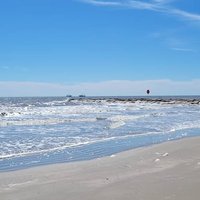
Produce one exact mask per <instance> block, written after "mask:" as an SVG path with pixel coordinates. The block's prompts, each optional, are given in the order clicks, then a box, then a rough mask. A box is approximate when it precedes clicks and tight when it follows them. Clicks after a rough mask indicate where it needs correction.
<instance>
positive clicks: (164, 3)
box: [81, 0, 200, 21]
mask: <svg viewBox="0 0 200 200" xmlns="http://www.w3.org/2000/svg"><path fill="white" fill-rule="evenodd" d="M81 1H82V2H85V3H89V4H93V5H96V6H120V7H126V8H132V9H140V10H151V11H155V12H162V13H167V14H170V15H174V16H178V17H180V18H184V19H187V20H192V21H200V14H196V13H191V12H187V11H184V10H181V9H177V8H174V7H172V6H171V4H170V3H171V2H173V1H174V0H151V1H148V2H147V1H141V0H124V1H123V0H121V1H120V0H114V1H106V0H81Z"/></svg>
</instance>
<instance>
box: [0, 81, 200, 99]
mask: <svg viewBox="0 0 200 200" xmlns="http://www.w3.org/2000/svg"><path fill="white" fill-rule="evenodd" d="M147 89H150V90H151V91H152V93H151V94H152V95H158V96H159V95H198V94H200V79H199V80H191V81H173V80H167V79H166V80H138V81H132V80H113V81H104V82H96V83H80V84H74V85H70V84H56V83H55V84H54V83H37V82H0V94H1V96H65V95H66V94H72V95H79V94H85V95H87V96H96V95H97V96H98V95H100V96H104V95H107V96H118V95H119V96H135V95H145V94H146V90H147Z"/></svg>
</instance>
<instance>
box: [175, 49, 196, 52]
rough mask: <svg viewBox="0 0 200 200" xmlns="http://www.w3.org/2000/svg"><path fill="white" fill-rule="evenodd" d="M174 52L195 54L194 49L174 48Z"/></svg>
mask: <svg viewBox="0 0 200 200" xmlns="http://www.w3.org/2000/svg"><path fill="white" fill-rule="evenodd" d="M172 50H174V51H184V52H194V50H193V49H186V48H172Z"/></svg>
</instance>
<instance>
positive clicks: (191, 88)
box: [0, 0, 200, 96]
mask: <svg viewBox="0 0 200 200" xmlns="http://www.w3.org/2000/svg"><path fill="white" fill-rule="evenodd" d="M0 19H1V20H0V96H32V95H65V94H66V93H72V94H73V95H77V94H79V93H86V94H87V95H142V94H144V93H145V91H144V90H145V88H150V89H152V91H153V94H154V95H171V94H177V95H180V94H200V87H199V86H198V84H197V82H198V83H199V80H200V77H199V76H200V61H199V57H200V37H199V35H200V2H199V1H197V0H196V1H194V0H190V1H187V0H135V1H134V0H108V1H107V0H17V1H16V0H6V1H2V2H1V4H0ZM127 84H128V85H127ZM136 86H137V87H136ZM27 88H31V90H30V89H27Z"/></svg>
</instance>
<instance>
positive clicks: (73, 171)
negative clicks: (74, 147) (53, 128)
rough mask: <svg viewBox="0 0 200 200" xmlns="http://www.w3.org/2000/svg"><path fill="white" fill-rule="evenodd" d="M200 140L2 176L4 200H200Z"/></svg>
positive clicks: (0, 187)
mask: <svg viewBox="0 0 200 200" xmlns="http://www.w3.org/2000/svg"><path fill="white" fill-rule="evenodd" d="M199 185H200V137H195V138H187V139H182V140H177V141H173V142H167V143H163V144H158V145H154V146H150V147H144V148H139V149H134V150H131V151H126V152H123V153H120V154H116V155H112V156H109V157H105V158H100V159H95V160H91V161H83V162H75V163H67V164H56V165H49V166H41V167H35V168H30V169H25V170H19V171H13V172H5V173H0V199H1V200H45V199H46V200H55V199H56V200H66V199H69V200H79V199H85V200H90V199H91V200H102V199H104V200H118V199H119V200H122V199H123V200H133V199H135V200H161V199H162V200H164V199H167V200H168V199H172V200H189V199H190V200H193V199H194V200H197V199H198V198H199V196H200V190H199Z"/></svg>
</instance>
